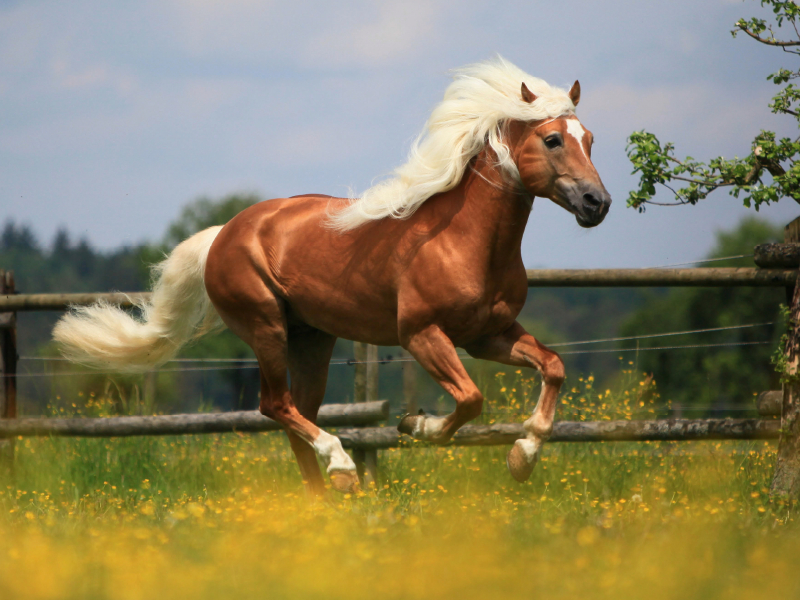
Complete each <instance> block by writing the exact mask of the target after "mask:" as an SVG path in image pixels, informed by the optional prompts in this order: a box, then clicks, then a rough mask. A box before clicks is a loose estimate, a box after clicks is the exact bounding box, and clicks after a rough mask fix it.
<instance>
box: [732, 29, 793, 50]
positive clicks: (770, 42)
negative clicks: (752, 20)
mask: <svg viewBox="0 0 800 600" xmlns="http://www.w3.org/2000/svg"><path fill="white" fill-rule="evenodd" d="M739 31H744V32H745V33H746V34H747V35H749V36H750V37H751V38H753V39H754V40H756V41H758V42H761V43H762V44H766V45H767V46H779V47H781V48H785V47H787V46H800V42H780V41H778V40H776V39H772V40H769V39H766V38H762V37H761V36H759V35H756V34H755V33H753V32H752V31H750V30H749V29H747V28H746V27H741V26H740V27H739Z"/></svg>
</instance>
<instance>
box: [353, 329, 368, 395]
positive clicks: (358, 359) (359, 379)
mask: <svg viewBox="0 0 800 600" xmlns="http://www.w3.org/2000/svg"><path fill="white" fill-rule="evenodd" d="M353 359H354V360H355V363H356V364H355V369H356V370H355V377H354V382H353V402H366V401H367V365H366V364H365V363H366V361H367V345H366V344H365V343H364V342H353Z"/></svg>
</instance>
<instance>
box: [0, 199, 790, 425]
mask: <svg viewBox="0 0 800 600" xmlns="http://www.w3.org/2000/svg"><path fill="white" fill-rule="evenodd" d="M259 200H260V198H258V197H257V196H254V195H233V196H227V197H224V198H222V199H219V200H212V199H206V198H204V199H200V200H197V201H195V202H193V203H191V204H190V205H188V206H187V207H186V208H185V209H184V211H183V212H182V214H181V215H180V217H179V218H178V219H177V220H176V221H175V222H173V223H171V224H169V225H168V226H167V227H166V232H165V234H164V237H163V239H162V240H161V241H160V242H159V243H153V244H143V245H139V246H130V247H122V248H119V249H116V250H112V251H107V252H100V251H97V250H95V249H94V248H92V247H91V245H90V244H89V243H88V242H87V241H86V240H85V239H77V240H76V239H75V238H74V237H73V236H71V235H70V234H69V233H68V232H67V231H66V230H60V231H58V232H57V233H56V235H55V237H54V238H53V240H52V241H51V242H50V244H49V245H44V244H42V243H41V242H40V240H38V239H37V237H36V236H35V234H34V233H33V231H32V230H31V229H30V228H29V227H28V226H26V225H24V224H18V223H15V222H13V221H8V222H7V223H6V224H5V225H4V226H3V229H2V234H1V235H0V269H12V270H14V272H15V276H16V280H17V289H18V290H19V291H20V292H23V293H39V292H104V291H112V290H118V291H137V290H145V289H148V285H149V279H150V275H149V268H150V266H151V265H152V264H153V263H155V262H157V261H159V260H161V259H162V258H163V256H164V255H165V253H167V252H169V250H170V249H171V248H172V247H173V246H174V245H175V244H177V243H178V242H180V241H181V240H182V239H184V238H186V237H188V236H189V235H191V234H193V233H194V232H196V231H199V230H201V229H204V228H205V227H209V226H211V225H215V224H224V223H226V222H227V221H228V220H229V219H230V218H231V217H232V216H233V215H235V214H236V213H238V212H239V211H241V210H242V209H243V208H245V207H247V206H249V205H250V204H253V203H254V202H257V201H259ZM779 233H780V232H779V230H778V228H775V227H773V226H772V225H770V224H769V223H767V222H765V221H762V220H758V219H756V218H748V219H746V220H744V221H742V223H741V224H740V225H739V227H738V228H737V229H736V230H734V231H731V232H726V233H719V234H717V244H716V247H715V248H714V250H713V251H712V252H711V254H710V256H709V258H714V257H723V256H731V255H739V254H751V253H752V250H753V247H754V246H755V245H756V244H759V243H763V242H766V241H775V240H777V239H779ZM722 264H723V265H725V266H752V260H751V259H736V260H731V261H730V262H726V263H722ZM716 266H720V264H719V263H717V264H716ZM781 302H784V294H783V291H782V290H773V289H766V288H753V289H744V288H743V289H693V288H686V289H673V290H665V289H652V290H651V289H638V288H634V289H612V288H606V289H595V288H580V289H570V288H564V289H558V288H540V289H530V290H529V292H528V301H527V303H526V305H525V308H524V309H523V312H522V314H521V315H520V317H519V320H520V322H521V323H522V324H523V325H524V326H525V327H526V328H527V329H528V331H530V332H531V333H532V334H533V335H535V336H536V337H537V338H538V339H540V340H542V341H543V342H544V343H551V344H558V343H564V342H571V341H581V340H592V339H603V338H609V337H619V336H635V335H642V334H650V333H661V332H670V331H684V330H694V329H705V328H712V327H724V326H730V325H738V324H745V323H763V322H771V321H779V320H780V316H779V308H778V307H779V304H780V303H781ZM57 318H58V314H55V313H21V314H20V316H19V353H20V355H21V356H23V357H57V352H56V350H55V349H54V348H53V347H52V345H51V344H50V342H49V335H50V330H51V329H52V326H53V324H54V323H55V321H56V319H57ZM781 331H782V325H780V324H779V325H772V326H764V327H759V328H752V329H741V330H731V331H724V332H718V333H708V334H698V335H686V336H679V337H667V338H654V339H645V340H638V341H624V342H617V343H606V344H596V345H595V344H592V345H580V346H559V347H557V348H556V349H557V350H559V351H560V352H562V354H563V357H564V360H565V363H566V365H567V374H568V380H567V383H566V385H567V386H569V387H570V388H576V389H580V387H581V383H580V382H579V378H580V377H581V376H583V377H586V376H588V375H590V374H593V375H594V376H595V389H599V388H598V385H597V384H598V383H599V384H600V386H599V387H601V388H603V389H605V388H606V387H611V386H613V385H615V382H616V381H617V380H618V378H619V377H620V376H621V372H622V371H623V370H632V371H633V372H634V373H633V376H636V377H642V378H643V377H644V373H648V374H652V376H653V378H654V380H655V382H656V384H657V389H658V391H659V393H660V395H661V398H662V401H665V402H666V401H667V400H671V401H672V403H673V404H675V405H677V406H679V407H696V408H699V409H703V410H707V411H708V410H714V409H715V408H717V409H719V408H722V407H729V406H730V405H732V404H741V405H745V404H748V403H751V401H752V398H753V394H754V393H755V392H758V391H761V390H765V389H768V388H769V387H770V386H774V385H777V382H776V380H775V378H774V377H773V376H771V375H770V373H771V371H772V369H771V365H770V355H771V354H772V353H773V352H774V350H775V348H776V347H777V343H778V338H779V337H780V334H781ZM763 340H770V341H771V342H772V343H771V344H770V345H741V346H739V345H737V346H725V347H717V348H681V349H672V350H646V348H653V347H663V346H685V345H708V344H731V343H733V344H737V343H740V342H755V341H763ZM637 344H638V347H640V348H641V351H640V352H638V353H637V352H628V351H625V352H618V351H615V352H597V350H603V349H606V350H608V349H619V350H624V349H630V348H636V347H637ZM572 352H581V353H580V354H572ZM379 354H380V356H381V357H383V358H385V359H388V358H390V357H397V356H399V348H381V349H380V352H379ZM181 356H182V357H184V358H236V359H243V360H244V359H250V358H252V357H253V355H252V352H251V351H250V349H249V348H248V347H247V346H246V345H245V344H244V343H243V342H241V341H240V340H239V339H238V338H236V337H235V336H234V335H232V334H231V333H230V332H223V333H222V334H219V335H215V336H210V337H207V338H204V339H202V340H200V341H199V342H197V343H195V344H194V345H192V346H190V347H188V348H186V349H185V350H184V351H183V353H182V355H181ZM334 357H335V358H339V359H346V358H350V357H352V343H350V342H347V341H345V340H340V341H339V343H338V344H337V347H336V350H335V354H334ZM465 364H466V365H467V368H468V369H469V370H470V372H471V373H472V374H473V376H474V377H475V379H476V381H477V382H478V384H479V385H480V386H481V387H482V388H483V389H485V390H486V393H487V394H488V395H490V396H491V395H492V394H497V393H499V390H500V388H501V387H502V386H503V385H504V383H503V382H504V381H505V383H506V384H507V383H509V382H510V381H512V380H513V378H514V377H516V374H515V373H513V370H511V369H508V368H505V367H503V366H501V365H495V364H492V363H482V362H479V361H473V360H467V361H465ZM246 366H249V365H247V364H245V363H239V364H235V365H229V366H228V368H225V369H217V370H210V369H209V367H210V365H208V364H203V363H196V364H193V363H171V364H169V365H167V367H166V368H167V369H168V370H166V371H164V372H161V373H159V374H158V375H150V376H138V377H132V376H124V377H122V376H118V375H113V374H105V373H104V374H75V373H85V372H86V371H87V369H85V368H83V367H73V366H68V365H65V364H63V363H60V362H53V361H41V360H38V361H34V360H30V359H29V358H25V359H23V360H22V361H21V363H20V373H21V375H23V376H22V377H21V378H20V382H19V384H20V407H21V410H22V411H23V412H25V413H28V414H34V413H42V412H47V411H48V410H53V409H60V408H63V409H64V410H66V411H67V412H70V411H72V410H77V409H78V408H80V407H81V406H82V405H83V404H85V403H86V402H87V399H88V398H94V399H97V398H103V399H104V401H106V402H110V404H111V405H112V407H113V410H114V411H116V412H128V413H132V412H151V411H157V412H179V411H195V410H198V409H206V410H212V409H216V410H231V409H249V408H254V407H255V406H257V403H258V382H259V378H258V372H257V370H256V369H254V368H242V367H246ZM400 366H401V365H400V364H399V363H391V362H390V363H388V364H385V365H382V366H381V367H380V372H381V381H380V396H381V397H383V398H389V399H390V400H392V402H393V404H394V405H395V406H396V408H397V409H399V408H400V407H399V403H400V401H401V398H402V374H401V369H400ZM231 367H232V368H231ZM187 368H188V369H193V370H177V369H187ZM198 368H200V369H198ZM43 371H47V372H56V373H60V372H65V371H68V372H69V373H70V374H69V375H63V374H62V375H60V376H57V377H36V376H28V375H33V374H34V373H41V372H43ZM352 371H353V368H352V367H351V366H347V365H332V366H331V368H330V377H329V383H328V394H327V396H326V401H335V402H343V401H348V400H349V399H351V398H352V381H353V373H352ZM498 373H506V376H505V378H503V377H502V376H498V375H497V374H498ZM531 375H532V373H531ZM418 390H419V396H420V398H419V403H420V405H421V406H423V407H425V408H426V409H428V410H446V409H447V408H448V405H449V404H450V403H451V402H452V400H450V399H449V398H448V397H446V395H445V394H444V392H443V391H442V390H441V389H440V388H439V387H438V386H436V385H435V384H433V382H432V381H430V378H429V377H427V375H426V374H424V373H423V372H422V370H421V369H420V375H419V384H418ZM536 393H538V391H537V392H536ZM532 400H535V398H533V399H532ZM73 404H75V407H73V406H72V405H73ZM89 404H92V403H91V402H90V403H89ZM95 404H96V403H95ZM48 405H49V406H50V407H51V408H48ZM95 409H97V410H99V408H97V407H96V406H95ZM87 410H88V409H87Z"/></svg>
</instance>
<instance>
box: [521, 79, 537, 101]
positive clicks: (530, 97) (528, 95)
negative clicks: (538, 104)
mask: <svg viewBox="0 0 800 600" xmlns="http://www.w3.org/2000/svg"><path fill="white" fill-rule="evenodd" d="M522 99H523V100H525V102H527V103H528V104H530V103H531V102H533V101H534V100H536V95H535V94H534V93H533V92H532V91H530V90H529V89H528V86H527V85H525V82H524V81H523V82H522Z"/></svg>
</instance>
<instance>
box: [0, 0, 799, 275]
mask: <svg viewBox="0 0 800 600" xmlns="http://www.w3.org/2000/svg"><path fill="white" fill-rule="evenodd" d="M764 14H765V11H764V10H763V9H762V8H761V7H760V6H759V4H758V3H755V2H739V1H735V2H734V1H723V0H709V1H706V2H702V3H698V2H690V1H685V0H673V1H669V2H656V1H648V2H642V1H619V2H614V1H608V2H602V3H600V2H578V1H569V0H565V1H561V2H546V3H545V2H536V1H525V2H522V1H520V2H503V1H499V2H493V3H487V2H475V1H471V0H466V1H461V2H451V1H441V2H439V1H431V2H417V1H413V0H403V1H401V2H394V1H387V2H347V1H344V2H337V3H328V2H291V3H287V2H270V1H261V2H255V1H249V0H225V1H207V0H199V1H189V0H160V1H158V2H136V3H132V2H130V3H116V2H114V3H109V2H89V1H84V2H82V1H73V2H69V3H52V2H0V220H2V221H5V220H6V219H14V220H16V221H17V222H24V223H29V224H31V225H32V226H33V228H34V230H35V231H36V232H37V234H39V235H40V237H42V238H43V239H45V240H49V239H50V238H51V237H52V235H53V233H54V232H55V230H56V229H57V228H58V227H60V226H65V227H67V228H68V229H69V230H70V231H71V232H73V233H74V234H75V235H81V236H85V237H87V238H88V239H89V241H90V242H91V243H92V244H94V245H96V246H98V247H100V248H112V247H115V246H119V245H121V244H131V243H137V242H140V241H144V240H156V239H159V238H160V237H161V236H162V235H163V233H164V231H165V229H166V226H167V224H168V222H169V221H170V220H172V219H174V218H175V217H176V216H177V214H178V213H179V211H180V208H181V207H182V206H183V205H184V204H185V203H187V202H189V201H191V200H193V199H195V198H197V197H198V196H201V195H208V196H212V197H213V196H220V195H222V194H226V193H230V192H236V191H248V192H249V191H255V192H259V193H261V194H263V195H264V196H265V197H277V196H282V195H293V194H299V193H306V192H320V193H328V194H338V195H342V194H346V193H347V190H348V188H349V187H352V188H353V189H355V190H357V191H358V190H363V189H365V188H366V187H368V186H369V185H370V182H371V181H372V180H373V179H374V178H376V177H378V176H381V175H383V174H386V173H387V172H389V171H390V170H391V169H392V168H393V167H394V166H396V165H398V164H399V163H401V162H402V161H403V159H404V156H405V153H406V151H407V150H408V147H409V144H410V141H411V140H412V139H413V137H414V136H415V135H416V134H417V133H418V132H419V130H420V129H421V127H422V125H423V123H424V121H425V120H426V118H427V116H428V114H429V113H430V110H431V108H432V107H433V106H434V105H435V104H436V103H437V102H438V100H439V99H440V98H441V95H442V92H443V91H444V88H445V87H446V85H447V83H448V81H449V78H448V69H451V68H453V67H457V66H460V65H463V64H466V63H469V62H473V61H476V60H482V59H486V58H489V57H491V56H493V55H494V54H495V53H500V54H502V55H503V56H505V57H506V58H508V59H510V60H512V61H513V62H515V63H516V64H517V65H519V66H520V67H521V68H523V69H524V70H526V71H528V72H530V73H531V74H533V75H536V76H539V77H542V78H544V79H546V80H548V81H549V82H551V83H553V84H557V85H562V86H565V87H568V86H569V85H571V83H572V82H573V81H574V80H575V79H580V81H581V86H582V90H583V95H582V100H581V105H580V107H579V109H578V116H579V117H580V118H581V120H582V121H583V123H584V124H585V125H586V126H587V127H588V128H589V129H591V130H592V131H593V132H594V134H595V137H596V143H595V147H594V151H593V156H594V160H595V165H596V166H597V168H598V171H599V172H600V174H601V176H602V177H603V180H604V182H605V184H606V187H607V188H608V189H609V191H610V192H611V194H612V197H613V198H614V205H613V206H612V209H611V212H610V214H609V216H608V218H607V219H606V221H605V223H603V224H602V225H601V226H600V227H598V228H597V229H594V230H583V229H581V228H580V227H578V225H577V224H576V223H575V220H574V218H572V217H571V216H570V215H568V214H567V213H565V212H564V211H563V210H562V209H559V208H557V207H556V206H555V205H553V204H552V203H550V202H549V201H548V200H543V199H538V200H537V201H536V202H535V204H534V210H533V214H532V216H531V220H530V224H529V227H528V231H527V233H526V237H525V240H524V243H523V256H524V258H525V262H526V264H527V265H528V266H530V267H645V266H655V265H662V264H669V263H673V262H683V261H691V260H694V259H697V258H700V257H702V256H703V255H704V254H705V253H706V252H707V251H708V250H709V248H710V247H711V246H712V245H713V243H714V232H715V231H717V230H720V229H725V228H729V227H732V226H733V225H735V224H736V222H738V220H739V219H741V218H742V216H744V215H747V214H751V212H752V211H748V210H747V209H744V208H743V207H741V203H740V202H739V201H737V200H735V199H733V198H731V197H730V196H728V195H727V194H726V193H724V192H723V193H719V192H718V193H717V194H718V195H716V196H715V197H713V198H712V199H709V200H707V201H705V202H704V203H702V204H701V205H698V206H696V207H681V208H657V207H652V208H650V209H648V211H647V212H646V213H645V214H643V215H642V214H638V213H636V212H635V211H633V210H631V209H627V208H625V199H626V196H627V193H628V191H629V190H630V189H631V188H632V187H633V185H634V183H635V178H634V177H632V176H631V175H630V171H631V167H630V163H629V162H628V160H627V158H626V156H625V139H626V137H627V136H628V135H629V134H630V133H631V132H632V131H634V130H638V129H642V128H646V129H648V130H650V131H652V132H654V133H656V134H657V135H658V136H659V137H660V138H661V139H662V141H667V140H669V141H673V142H675V143H676V144H677V147H678V153H679V154H690V155H692V156H694V157H698V158H705V157H710V156H716V155H723V156H728V157H730V156H733V155H737V154H738V155H740V156H741V155H745V154H747V153H748V152H749V145H748V144H749V141H750V140H752V138H753V136H754V135H755V134H756V133H758V131H759V130H760V129H762V128H766V129H777V130H778V131H779V132H786V133H790V132H791V128H790V127H791V123H790V122H789V121H788V120H787V119H784V118H780V117H776V116H773V115H771V114H770V113H769V110H768V108H767V103H768V102H769V99H770V97H771V96H772V95H773V94H774V93H775V92H776V91H777V87H776V86H774V85H772V84H771V83H769V82H767V81H766V79H765V78H766V75H767V74H769V73H771V72H773V71H775V70H777V69H778V68H779V67H781V66H786V67H791V68H794V67H795V65H794V63H792V62H791V61H792V57H791V56H789V55H786V54H783V53H781V52H779V51H775V50H770V49H767V48H762V47H760V46H759V45H758V44H757V43H756V42H754V41H752V40H749V39H747V38H745V37H742V36H740V37H739V38H737V39H735V40H734V39H733V38H732V37H731V35H730V30H731V28H732V25H733V23H734V22H735V21H736V20H737V19H738V18H740V17H748V16H754V15H764ZM665 199H666V198H665ZM761 214H762V215H763V216H765V217H766V218H769V219H770V220H772V221H774V222H776V223H780V224H785V223H787V222H788V221H790V220H791V219H792V218H794V217H795V216H797V215H798V214H800V207H798V206H797V205H796V204H795V203H794V202H792V201H790V200H783V201H781V202H780V203H779V204H778V205H776V206H773V207H767V208H765V209H762V211H761Z"/></svg>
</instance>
